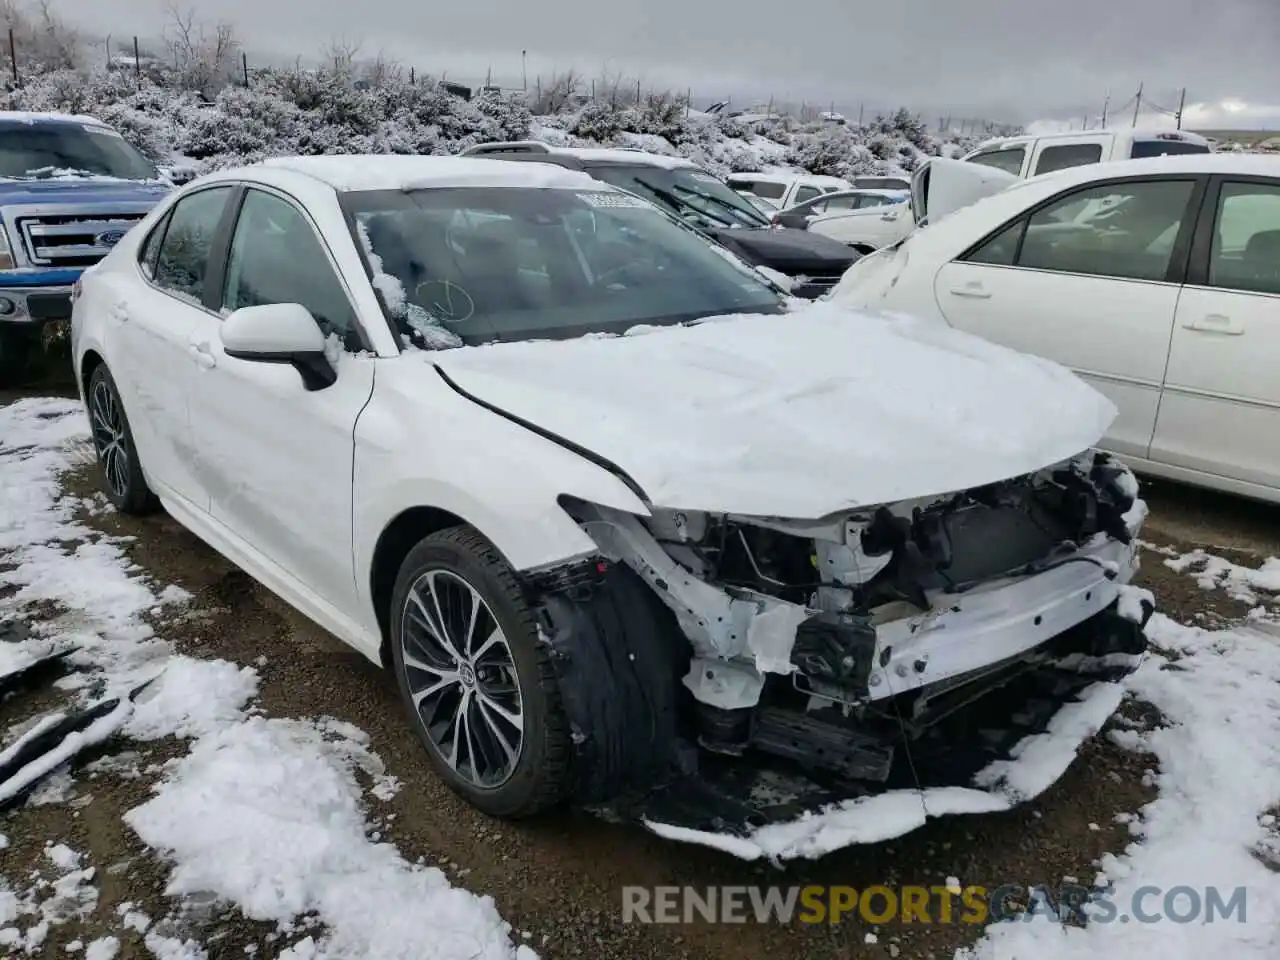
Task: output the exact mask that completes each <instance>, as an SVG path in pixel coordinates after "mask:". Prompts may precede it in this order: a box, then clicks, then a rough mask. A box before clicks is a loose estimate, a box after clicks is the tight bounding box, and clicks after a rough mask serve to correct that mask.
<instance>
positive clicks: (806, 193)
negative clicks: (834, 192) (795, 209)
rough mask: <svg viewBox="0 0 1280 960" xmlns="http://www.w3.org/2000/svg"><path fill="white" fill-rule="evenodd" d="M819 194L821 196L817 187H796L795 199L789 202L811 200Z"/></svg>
mask: <svg viewBox="0 0 1280 960" xmlns="http://www.w3.org/2000/svg"><path fill="white" fill-rule="evenodd" d="M820 196H822V191H821V190H819V189H818V188H817V187H797V188H796V195H795V199H794V200H792V201H791V202H792V203H793V204H796V203H804V202H805V201H806V200H812V199H813V198H814V197H820Z"/></svg>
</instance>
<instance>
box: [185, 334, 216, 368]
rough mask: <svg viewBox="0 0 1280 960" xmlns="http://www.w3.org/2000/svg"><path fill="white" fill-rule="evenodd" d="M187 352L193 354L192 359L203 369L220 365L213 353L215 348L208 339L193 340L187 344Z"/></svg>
mask: <svg viewBox="0 0 1280 960" xmlns="http://www.w3.org/2000/svg"><path fill="white" fill-rule="evenodd" d="M187 352H188V353H190V354H191V359H193V360H194V361H195V362H196V366H198V367H200V368H201V369H204V370H212V369H213V368H214V367H216V366H217V365H218V361H217V359H216V358H215V357H214V355H213V348H212V347H210V346H209V343H208V341H204V340H202V341H198V342H197V341H192V342H191V343H190V344H188V345H187Z"/></svg>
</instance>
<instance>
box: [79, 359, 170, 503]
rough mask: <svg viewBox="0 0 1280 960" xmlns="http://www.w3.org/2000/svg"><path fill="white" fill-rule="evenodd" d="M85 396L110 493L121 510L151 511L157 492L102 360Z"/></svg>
mask: <svg viewBox="0 0 1280 960" xmlns="http://www.w3.org/2000/svg"><path fill="white" fill-rule="evenodd" d="M85 400H86V405H87V406H88V413H89V429H90V431H91V432H92V434H93V447H94V450H95V452H96V453H97V455H98V464H99V465H100V466H101V467H102V481H103V483H102V485H103V490H104V491H105V492H106V494H107V497H108V498H109V499H110V500H111V502H112V504H114V505H115V508H116V509H117V510H119V511H120V512H121V513H126V514H132V515H134V516H140V515H142V514H146V513H150V512H151V511H152V510H153V509H154V507H155V495H154V494H152V492H151V488H150V487H148V486H147V479H146V477H145V476H143V473H142V464H141V463H140V462H139V460H138V448H137V447H136V446H135V445H134V442H133V431H132V430H130V428H129V418H128V417H126V416H125V412H124V404H123V403H122V402H121V400H120V391H119V390H117V389H116V383H115V381H114V380H113V379H111V372H110V371H109V370H107V367H106V364H99V365H98V366H97V367H96V368H95V369H94V371H93V373H92V374H91V375H90V376H89V386H88V388H87V390H86V392H85Z"/></svg>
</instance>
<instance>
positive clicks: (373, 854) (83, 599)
mask: <svg viewBox="0 0 1280 960" xmlns="http://www.w3.org/2000/svg"><path fill="white" fill-rule="evenodd" d="M86 427H87V425H86V423H85V420H84V416H83V413H82V410H81V408H80V405H79V404H78V403H76V402H73V401H68V400H59V399H36V400H23V401H19V402H17V403H14V404H11V405H9V406H7V407H0V556H2V557H3V558H4V561H5V566H6V567H11V568H12V569H3V571H2V572H0V586H11V587H14V588H16V592H14V593H13V594H12V595H11V596H8V597H6V598H5V599H3V600H0V619H3V618H4V617H8V616H13V615H19V614H20V609H21V608H22V607H23V606H24V605H26V604H28V603H33V602H37V601H50V602H53V603H56V604H58V605H59V606H60V607H61V608H63V609H64V610H66V611H67V612H66V613H65V614H63V615H61V616H59V617H56V618H55V619H54V620H53V621H52V622H51V623H50V624H48V625H47V626H42V625H38V624H33V625H32V630H33V636H32V637H30V638H29V639H26V640H23V641H21V642H19V643H5V644H3V645H0V655H3V656H4V657H5V658H6V659H5V660H4V661H3V662H0V669H8V668H9V667H10V666H13V665H17V666H20V665H21V664H22V663H23V662H25V661H27V660H29V659H31V658H32V657H34V656H36V655H38V654H40V653H44V652H47V651H48V650H49V649H50V648H51V647H52V648H61V647H62V646H64V645H72V644H74V645H79V646H80V647H81V650H80V652H79V653H77V654H75V655H74V656H73V663H75V664H76V665H77V666H78V667H79V668H80V672H78V673H75V674H72V675H71V676H70V677H68V678H67V679H66V680H65V681H63V682H62V684H61V685H62V686H63V687H64V688H65V689H68V690H71V691H79V692H80V694H81V696H82V698H83V696H84V694H85V691H86V690H87V689H88V688H89V682H88V681H89V677H90V676H92V679H93V680H95V681H101V683H100V684H99V683H95V684H93V689H94V693H95V700H94V702H98V701H100V700H102V699H107V698H110V697H114V696H119V695H121V694H125V693H127V692H128V691H130V690H131V689H133V688H134V687H136V686H137V685H138V684H139V683H141V682H142V681H145V680H149V679H155V682H154V683H152V684H151V685H150V686H148V687H147V688H146V689H145V690H144V691H143V692H142V693H141V694H140V695H139V696H138V698H137V703H136V705H133V706H131V705H130V703H129V701H128V700H127V699H126V700H125V701H124V702H123V704H122V705H121V707H120V708H118V709H117V710H115V711H113V712H111V713H110V714H108V715H107V716H106V717H104V718H102V719H101V720H100V721H98V724H97V725H95V727H91V728H90V730H88V731H86V732H85V733H84V734H83V735H82V737H83V738H90V737H92V736H93V735H95V734H102V735H104V736H105V735H109V734H111V733H113V732H116V731H117V730H121V731H122V732H123V733H124V735H126V736H129V737H132V738H134V739H136V740H144V741H145V740H155V739H159V738H162V737H167V736H178V737H183V738H188V739H190V740H191V749H190V753H189V754H188V755H187V756H186V757H184V758H181V759H179V760H176V761H172V762H171V763H170V764H168V765H167V766H166V769H165V772H164V776H163V778H162V780H161V781H160V783H159V784H157V786H156V787H155V790H154V796H153V797H152V798H151V799H150V800H148V801H147V802H145V803H144V804H142V805H141V806H139V807H137V808H135V809H134V810H132V811H130V812H129V813H128V814H127V815H126V821H127V822H128V824H129V825H130V826H131V827H132V828H133V829H134V830H135V831H136V832H137V833H138V835H139V836H140V837H141V838H142V840H143V841H144V842H145V843H146V844H147V845H148V846H150V847H152V848H153V849H154V850H156V851H157V852H158V853H159V854H160V855H161V856H163V857H165V858H166V859H167V860H168V861H170V862H171V863H172V866H173V871H172V874H171V877H170V881H169V887H168V890H167V892H168V893H169V894H172V895H175V896H182V895H186V894H196V893H199V894H203V895H206V896H209V895H212V896H213V897H216V898H218V899H219V900H222V901H225V902H230V903H234V904H236V905H237V906H239V907H240V908H241V910H242V911H243V912H244V913H245V914H246V915H247V916H249V917H252V918H255V919H260V920H272V921H275V922H276V923H277V924H279V926H280V928H281V929H282V930H284V931H286V932H295V935H296V930H295V924H294V922H295V920H296V919H297V918H298V917H299V916H300V915H304V914H306V915H313V916H315V917H316V918H318V920H319V924H320V927H321V929H322V930H323V932H322V933H314V934H311V935H309V936H307V937H305V938H304V939H301V940H299V941H297V942H296V943H294V944H293V946H292V947H291V948H289V949H287V950H286V951H285V952H284V953H283V954H281V956H285V957H289V958H291V960H322V958H335V960H336V958H342V960H355V958H360V957H369V958H377V960H397V958H403V960H431V958H438V960H499V958H515V960H534V958H536V956H537V955H536V954H535V953H534V952H533V951H532V950H530V949H529V948H528V947H525V946H520V947H518V948H517V947H516V946H514V945H513V943H512V941H511V937H510V927H509V925H508V924H507V923H505V922H504V921H503V920H502V918H501V917H500V916H499V915H498V912H497V909H496V908H495V906H494V903H493V901H492V899H491V898H488V897H477V896H475V895H473V894H471V893H468V892H467V891H465V890H462V889H458V888H455V887H452V886H451V885H450V884H449V881H448V880H447V879H446V877H445V875H444V874H443V873H442V872H441V871H439V870H437V869H435V868H433V867H425V866H419V865H414V864H410V863H408V862H406V861H405V860H404V859H403V858H401V857H400V855H399V853H398V852H397V851H396V849H395V847H394V846H391V845H390V844H386V843H377V842H374V841H372V840H370V839H368V838H367V836H366V834H367V831H366V825H365V816H364V811H363V807H362V804H363V797H362V792H361V789H360V787H359V786H358V783H357V781H356V779H355V776H354V771H355V770H356V769H362V770H364V771H365V772H366V773H368V774H370V775H371V776H372V777H373V778H374V782H375V786H374V788H373V789H374V790H375V791H376V792H378V795H379V796H388V795H390V793H391V792H393V791H394V789H395V782H394V780H393V779H392V778H388V777H386V776H385V771H384V769H383V767H382V764H381V761H380V760H378V758H377V757H376V756H375V755H374V754H372V753H371V752H370V751H369V750H368V748H367V737H365V736H364V735H363V734H362V733H361V732H360V731H359V730H357V729H355V728H354V727H351V726H350V725H349V724H342V723H338V722H335V721H333V720H331V719H326V718H318V719H316V720H310V719H305V720H284V719H268V718H266V717H263V716H260V715H257V713H256V712H255V711H254V710H253V708H252V707H251V706H250V704H251V703H252V700H253V697H254V696H255V694H256V691H257V683H258V678H257V673H256V671H255V670H254V669H253V668H251V667H241V666H237V665H235V664H231V663H227V662H226V661H222V660H198V659H193V658H190V657H185V656H181V655H177V654H175V653H174V651H173V649H172V648H171V647H170V646H169V644H168V643H166V642H165V641H164V640H163V639H162V638H159V637H157V636H155V634H154V632H153V630H152V628H151V627H150V626H148V625H147V624H146V622H145V621H144V619H143V615H144V614H145V613H147V612H148V611H151V610H154V609H155V608H157V607H158V606H160V605H162V604H163V603H165V602H166V601H167V602H181V601H182V599H183V594H182V593H181V592H180V591H175V590H173V589H168V590H162V589H161V587H160V585H158V584H155V583H152V582H151V581H149V580H148V579H147V578H146V577H145V576H144V574H143V573H142V572H141V571H140V570H138V569H137V568H135V567H133V566H132V565H131V564H130V563H129V561H128V560H127V558H126V557H125V555H124V552H123V549H122V544H121V543H120V542H117V541H114V540H112V539H111V538H108V537H102V536H100V535H98V534H96V533H94V532H93V531H91V530H89V529H88V528H87V527H84V526H82V525H81V524H79V523H78V522H77V521H76V520H75V519H74V515H75V511H76V509H77V508H78V507H79V505H80V504H79V502H78V501H75V500H73V499H71V498H64V497H63V496H62V495H61V493H60V491H59V475H60V474H61V473H62V472H63V471H64V470H66V469H67V468H68V467H70V466H72V465H73V464H75V463H76V462H78V461H79V462H82V461H83V456H84V453H83V451H84V444H85V442H86V440H87V429H86ZM88 702H89V701H88V700H87V699H84V703H88ZM45 725H47V721H44V722H41V721H37V723H36V725H35V729H39V728H40V727H41V726H45ZM22 732H24V733H25V734H26V735H27V736H30V735H32V733H31V728H29V729H26V730H25V731H22ZM19 733H20V731H19V730H11V731H9V733H8V734H7V735H6V736H5V737H4V744H5V747H6V748H7V749H12V748H13V746H14V744H15V743H16V742H17V740H18V739H19ZM73 746H75V744H64V747H65V748H66V752H65V753H64V755H67V754H69V752H70V748H71V747H73ZM60 762H61V760H60V759H59V758H54V759H53V760H51V761H50V762H49V763H47V764H45V765H44V767H43V769H52V768H53V767H55V766H57V765H59V763H60ZM109 766H110V764H109V763H102V762H100V763H99V764H97V768H98V769H106V768H108V767H109ZM11 786H13V787H14V788H15V789H16V787H17V786H18V784H11ZM2 846H4V843H3V842H0V847H2ZM47 854H48V859H49V861H50V864H51V866H52V867H53V868H54V869H55V870H56V871H58V874H59V875H58V877H57V878H55V879H53V880H49V879H40V880H37V881H36V882H34V883H26V880H27V879H29V878H21V879H20V878H18V877H7V876H3V875H0V946H3V947H6V948H8V949H10V950H19V949H22V950H26V951H28V952H33V953H34V952H38V951H39V949H40V945H41V944H42V943H43V942H44V939H45V938H46V937H47V935H48V930H49V926H50V925H51V924H56V923H59V922H62V921H63V920H65V919H66V918H69V917H71V916H76V915H83V914H84V913H86V912H87V911H89V910H92V908H93V906H94V904H95V903H96V901H97V896H98V893H97V888H96V887H95V886H94V884H93V879H94V874H95V868H94V867H93V866H92V865H87V864H82V863H81V855H80V854H78V853H76V852H75V851H73V850H70V849H69V848H67V847H66V846H64V845H61V844H54V845H51V846H50V848H49V850H48V851H47ZM24 883H25V886H24V885H23V884H24ZM136 919H137V918H135V920H136ZM127 922H128V916H122V918H121V923H122V925H123V924H126V923H127ZM142 929H147V921H145V920H144V921H143V927H142ZM146 936H147V939H146V945H147V947H148V949H149V950H150V951H151V952H152V953H153V954H154V955H155V956H157V957H166V958H174V960H177V958H191V960H196V958H201V957H204V956H205V953H204V951H203V949H202V948H201V947H200V946H199V945H198V944H195V943H194V942H190V941H184V940H182V939H179V938H175V937H172V936H168V935H166V934H163V933H160V932H157V931H155V930H154V929H147V935H146ZM82 946H83V947H84V955H85V956H86V957H93V958H97V960H108V958H110V957H112V956H114V955H115V952H116V951H117V949H118V948H119V943H118V941H115V940H114V939H113V938H110V937H105V938H102V939H99V940H96V941H93V942H92V943H89V944H87V945H83V944H82Z"/></svg>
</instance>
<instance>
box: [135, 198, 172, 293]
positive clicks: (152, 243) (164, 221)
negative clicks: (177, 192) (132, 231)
mask: <svg viewBox="0 0 1280 960" xmlns="http://www.w3.org/2000/svg"><path fill="white" fill-rule="evenodd" d="M171 216H172V211H171V212H170V213H166V214H165V215H164V216H163V217H161V218H160V222H159V223H157V224H156V225H155V227H153V228H152V230H151V233H149V234H148V235H147V239H146V242H145V243H143V244H142V249H141V250H139V251H138V266H140V267H141V268H142V272H143V273H144V274H145V275H146V277H147V279H148V280H154V279H155V278H156V257H158V256H159V255H160V241H161V240H163V239H164V232H165V229H166V228H167V227H168V226H169V219H170V217H171Z"/></svg>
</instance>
